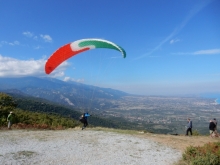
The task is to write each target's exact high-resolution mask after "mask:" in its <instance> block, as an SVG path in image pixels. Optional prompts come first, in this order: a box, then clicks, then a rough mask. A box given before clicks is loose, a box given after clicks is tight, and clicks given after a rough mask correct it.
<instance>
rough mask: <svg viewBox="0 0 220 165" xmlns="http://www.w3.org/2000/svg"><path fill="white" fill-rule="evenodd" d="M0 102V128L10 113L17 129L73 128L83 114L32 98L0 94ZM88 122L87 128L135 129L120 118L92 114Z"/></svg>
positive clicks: (4, 124)
mask: <svg viewBox="0 0 220 165" xmlns="http://www.w3.org/2000/svg"><path fill="white" fill-rule="evenodd" d="M0 100H1V102H0V120H1V121H0V126H6V124H7V122H6V119H7V115H8V114H9V112H10V111H14V123H17V127H25V126H26V127H37V128H41V127H42V128H55V127H59V128H60V127H61V128H69V127H75V126H77V125H79V124H80V123H79V122H78V119H79V117H80V116H81V115H82V113H83V112H80V111H77V110H74V109H70V108H68V107H64V106H61V105H59V104H55V103H51V102H49V101H47V100H44V99H40V98H34V97H27V96H21V95H11V96H10V95H7V94H4V93H0ZM88 120H89V126H101V127H108V128H120V129H135V125H134V124H133V123H130V122H127V121H126V120H125V119H122V118H113V117H112V118H101V117H99V116H98V115H96V114H94V115H93V116H91V117H90V118H89V119H88ZM18 123H19V124H18Z"/></svg>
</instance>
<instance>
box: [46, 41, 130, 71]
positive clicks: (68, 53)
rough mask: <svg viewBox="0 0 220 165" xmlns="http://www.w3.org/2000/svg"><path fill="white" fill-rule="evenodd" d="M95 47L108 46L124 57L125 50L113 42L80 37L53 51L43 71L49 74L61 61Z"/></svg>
mask: <svg viewBox="0 0 220 165" xmlns="http://www.w3.org/2000/svg"><path fill="white" fill-rule="evenodd" d="M96 48H108V49H114V50H117V51H120V52H121V53H122V57H123V58H125V57H126V52H125V50H124V49H123V48H122V47H120V46H118V45H116V44H115V43H113V42H110V41H107V40H103V39H81V40H77V41H74V42H72V43H69V44H66V45H64V46H62V47H60V48H59V49H58V50H57V51H56V52H54V53H53V54H52V55H51V56H50V58H49V59H48V60H47V62H46V65H45V72H46V73H47V74H50V73H51V72H52V71H53V70H54V69H55V68H57V67H58V66H59V65H60V64H61V63H62V62H64V61H65V60H67V59H69V58H71V57H72V56H75V55H77V54H79V53H81V52H84V51H87V50H90V49H96Z"/></svg>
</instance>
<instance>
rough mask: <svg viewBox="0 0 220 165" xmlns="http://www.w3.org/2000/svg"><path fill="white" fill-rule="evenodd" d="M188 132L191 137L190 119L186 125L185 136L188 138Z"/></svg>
mask: <svg viewBox="0 0 220 165" xmlns="http://www.w3.org/2000/svg"><path fill="white" fill-rule="evenodd" d="M189 132H190V134H191V136H192V120H190V118H188V124H187V129H186V136H188V133H189Z"/></svg>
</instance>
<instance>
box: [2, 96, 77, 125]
mask: <svg viewBox="0 0 220 165" xmlns="http://www.w3.org/2000/svg"><path fill="white" fill-rule="evenodd" d="M17 105H18V104H17V103H16V102H15V101H14V100H13V99H12V97H10V96H8V95H6V94H4V93H0V126H1V127H6V126H7V116H8V114H9V113H10V111H13V124H14V127H17V128H44V129H58V128H59V129H63V128H74V127H76V126H79V125H80V123H79V122H78V121H77V120H74V119H73V118H70V117H62V116H60V115H57V114H48V113H39V112H31V111H24V110H22V109H19V108H16V106H17Z"/></svg>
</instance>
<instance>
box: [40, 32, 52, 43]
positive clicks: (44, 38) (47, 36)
mask: <svg viewBox="0 0 220 165" xmlns="http://www.w3.org/2000/svg"><path fill="white" fill-rule="evenodd" d="M40 37H41V38H42V39H43V40H44V41H45V42H52V41H53V39H52V38H51V37H50V36H49V35H48V34H46V35H43V34H41V35H40Z"/></svg>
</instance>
